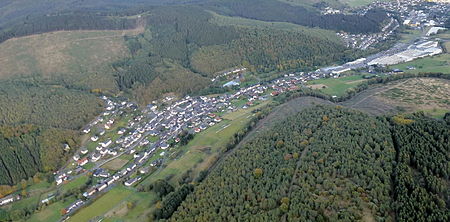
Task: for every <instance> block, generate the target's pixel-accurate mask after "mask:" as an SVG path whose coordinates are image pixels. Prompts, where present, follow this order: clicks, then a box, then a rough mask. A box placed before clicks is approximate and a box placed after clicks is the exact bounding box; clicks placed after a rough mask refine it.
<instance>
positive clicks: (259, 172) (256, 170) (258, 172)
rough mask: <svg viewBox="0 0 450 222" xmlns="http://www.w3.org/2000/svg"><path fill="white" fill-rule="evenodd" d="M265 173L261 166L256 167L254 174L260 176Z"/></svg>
mask: <svg viewBox="0 0 450 222" xmlns="http://www.w3.org/2000/svg"><path fill="white" fill-rule="evenodd" d="M262 174H263V170H262V169H261V168H256V169H255V170H254V171H253V175H255V177H256V178H260V177H261V176H262Z"/></svg>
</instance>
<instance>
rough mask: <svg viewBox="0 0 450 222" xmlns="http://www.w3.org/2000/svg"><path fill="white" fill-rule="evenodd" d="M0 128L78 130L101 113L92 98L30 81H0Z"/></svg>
mask: <svg viewBox="0 0 450 222" xmlns="http://www.w3.org/2000/svg"><path fill="white" fill-rule="evenodd" d="M0 92H1V93H0V124H3V125H16V124H36V125H41V126H46V127H55V128H65V129H80V128H82V127H83V126H84V125H85V124H86V123H87V122H89V121H91V120H92V119H93V118H94V117H95V115H96V113H99V112H100V111H101V110H102V106H103V103H102V102H101V100H100V99H98V98H96V96H95V95H93V94H89V93H85V92H82V91H79V90H74V89H67V88H64V87H62V86H61V85H57V84H54V85H53V84H46V83H43V82H41V81H38V80H34V79H31V78H30V79H28V78H26V79H15V80H5V81H0Z"/></svg>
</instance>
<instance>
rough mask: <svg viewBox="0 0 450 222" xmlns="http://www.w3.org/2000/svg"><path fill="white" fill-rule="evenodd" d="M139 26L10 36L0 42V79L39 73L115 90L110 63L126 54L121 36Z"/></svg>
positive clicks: (48, 77) (47, 76)
mask: <svg viewBox="0 0 450 222" xmlns="http://www.w3.org/2000/svg"><path fill="white" fill-rule="evenodd" d="M142 29H143V28H142ZM142 29H141V30H139V29H136V30H118V31H59V32H51V33H44V34H37V35H31V36H27V37H20V38H15V39H10V40H8V41H6V42H4V43H2V44H0V66H1V67H2V69H1V70H0V78H1V79H8V78H11V77H15V76H27V75H33V74H40V75H42V76H43V77H44V78H45V79H48V80H58V81H61V80H63V81H65V82H67V83H72V84H73V85H74V86H77V87H84V88H87V89H94V88H100V89H106V90H116V89H117V87H116V85H115V82H114V76H113V75H112V72H114V70H113V69H112V66H111V64H112V62H113V61H117V60H119V59H123V58H126V57H128V56H129V55H130V52H129V50H128V48H127V45H126V42H125V40H124V36H125V35H130V36H132V35H136V34H138V33H139V32H141V31H142Z"/></svg>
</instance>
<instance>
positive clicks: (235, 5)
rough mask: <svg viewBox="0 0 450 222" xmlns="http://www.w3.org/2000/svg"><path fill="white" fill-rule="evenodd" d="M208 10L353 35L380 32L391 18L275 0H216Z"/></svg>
mask: <svg viewBox="0 0 450 222" xmlns="http://www.w3.org/2000/svg"><path fill="white" fill-rule="evenodd" d="M207 7H208V8H210V9H211V10H214V11H217V12H219V13H221V14H226V15H230V16H240V17H244V18H250V19H257V20H262V21H273V22H291V23H295V24H299V25H303V26H308V27H320V28H324V29H330V30H336V31H345V32H349V33H373V32H379V31H380V24H381V22H383V21H384V20H385V19H386V18H387V15H386V13H385V12H383V11H382V10H370V11H369V12H368V13H366V14H365V15H364V16H359V15H344V14H333V15H321V14H320V13H319V12H317V11H314V10H311V9H307V8H304V7H301V6H292V5H289V4H287V3H283V2H280V1H274V0H216V1H213V3H211V4H207Z"/></svg>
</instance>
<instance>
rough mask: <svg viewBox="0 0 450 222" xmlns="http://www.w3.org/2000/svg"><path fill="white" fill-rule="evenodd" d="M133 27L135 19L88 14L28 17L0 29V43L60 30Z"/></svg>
mask: <svg viewBox="0 0 450 222" xmlns="http://www.w3.org/2000/svg"><path fill="white" fill-rule="evenodd" d="M135 27H136V19H126V18H120V17H118V18H111V17H109V16H102V15H99V14H96V13H89V12H85V13H81V12H76V13H67V14H55V15H42V16H28V17H26V18H25V19H24V20H20V21H17V22H14V23H11V24H7V25H5V26H4V27H3V28H0V43H2V42H4V41H6V40H8V39H11V38H17V37H22V36H27V35H32V34H38V33H45V32H52V31H60V30H121V29H132V28H135Z"/></svg>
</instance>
